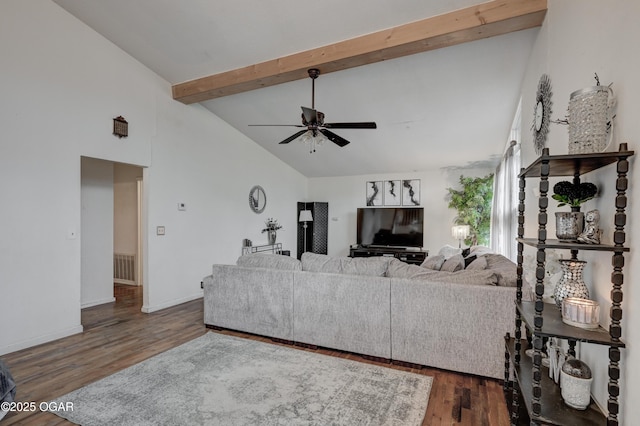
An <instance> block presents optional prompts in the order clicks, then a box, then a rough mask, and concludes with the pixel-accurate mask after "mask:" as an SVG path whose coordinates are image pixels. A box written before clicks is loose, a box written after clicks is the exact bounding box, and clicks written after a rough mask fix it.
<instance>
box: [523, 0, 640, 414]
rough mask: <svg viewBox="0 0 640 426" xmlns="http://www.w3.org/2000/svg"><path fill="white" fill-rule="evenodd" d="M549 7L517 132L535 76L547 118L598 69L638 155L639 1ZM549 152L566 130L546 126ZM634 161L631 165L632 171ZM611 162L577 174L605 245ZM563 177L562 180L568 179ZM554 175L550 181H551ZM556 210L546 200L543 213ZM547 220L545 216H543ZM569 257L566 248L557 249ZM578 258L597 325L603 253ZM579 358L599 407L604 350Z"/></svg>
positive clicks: (634, 396) (625, 385)
mask: <svg viewBox="0 0 640 426" xmlns="http://www.w3.org/2000/svg"><path fill="white" fill-rule="evenodd" d="M548 7H549V11H548V13H547V17H546V19H545V22H544V24H543V27H542V30H541V31H540V34H539V37H538V40H537V43H536V46H535V51H534V53H533V55H532V56H531V58H530V63H529V65H528V67H527V70H528V72H527V74H526V76H525V78H524V83H523V103H522V106H523V110H522V117H523V126H522V128H523V129H528V128H529V127H530V123H531V121H530V120H533V107H534V105H535V96H536V90H537V85H538V80H539V78H540V76H541V75H542V74H543V73H546V74H548V75H549V76H550V78H551V84H552V89H553V97H552V101H553V115H552V118H553V119H558V118H564V116H565V114H566V111H567V106H568V103H569V96H570V94H571V93H572V92H574V91H575V90H578V89H582V88H584V87H588V86H593V85H595V80H594V78H593V76H594V73H598V76H599V77H600V81H601V83H602V84H609V83H611V82H613V83H614V85H613V89H614V92H615V93H616V94H617V98H618V107H617V117H616V120H615V142H616V143H619V142H628V143H629V148H630V149H632V150H635V151H636V152H638V149H639V148H640V145H639V144H638V141H639V140H640V139H639V138H640V122H639V121H638V116H640V103H638V94H639V93H640V79H639V78H638V76H639V75H640V55H638V53H637V52H638V47H637V40H640V27H639V26H638V25H637V22H636V20H637V16H638V14H639V13H640V3H639V2H637V1H636V0H620V1H616V2H602V1H599V0H550V1H549V3H548ZM532 139H533V137H532V136H531V132H526V131H525V132H523V144H522V147H523V150H522V158H523V164H529V163H530V162H531V161H533V160H534V159H535V158H536V157H537V156H536V154H535V153H534V150H533V143H532ZM547 146H548V147H549V149H550V151H551V154H566V153H567V152H568V128H567V127H566V126H561V125H556V124H552V125H551V131H550V134H549V140H548V143H547ZM634 163H635V166H636V167H635V169H634ZM639 175H640V170H638V169H637V161H636V160H635V159H634V160H632V169H631V173H630V180H629V183H630V186H629V192H628V196H629V204H628V207H627V226H626V228H625V231H626V232H627V245H628V246H630V247H632V249H631V252H630V253H629V254H627V255H625V258H626V260H625V267H624V271H623V272H624V274H625V283H624V285H623V291H624V302H623V308H624V315H623V320H622V326H623V340H624V341H625V342H626V343H627V348H626V349H623V350H622V362H621V365H622V372H623V378H622V380H621V386H622V389H621V398H620V400H621V404H622V406H621V410H622V415H621V420H622V422H621V424H632V423H633V421H634V420H633V419H634V418H636V417H637V416H638V414H640V409H639V408H638V407H637V404H636V405H634V402H635V401H638V400H640V349H639V346H640V327H638V325H639V324H640V290H639V289H638V287H637V286H635V284H637V282H638V279H639V278H640V256H639V255H638V252H639V251H638V244H639V243H640V227H639V226H638V225H637V223H636V219H637V218H638V206H639V205H640V185H638V182H640V180H639V179H638V176H639ZM615 179H616V172H615V167H614V166H610V167H608V168H606V169H603V170H600V171H597V172H594V173H591V174H590V175H587V176H586V177H585V179H583V180H585V181H590V182H593V183H595V184H596V185H598V186H599V187H600V189H601V193H600V197H599V198H598V199H596V200H593V201H590V202H588V203H587V204H585V205H584V206H583V211H586V210H590V209H593V208H597V209H599V210H600V212H601V214H602V221H601V225H602V227H603V229H604V232H605V235H604V239H605V242H611V239H612V230H613V215H612V207H613V199H614V197H615V187H614V185H615ZM569 180H570V179H569ZM556 181H557V180H553V181H552V184H553V183H555V182H556ZM532 186H536V187H537V183H535V185H534V182H533V181H532V182H528V188H531V187H532ZM527 197H528V203H527V210H528V211H531V212H533V211H535V209H536V208H537V206H536V204H535V203H534V200H533V191H532V190H531V189H528V190H527ZM556 210H557V208H556V205H555V203H551V208H550V209H549V212H550V215H549V216H550V217H553V212H555V211H556ZM527 220H528V222H527V223H526V232H527V234H528V235H533V232H534V230H535V228H536V226H537V225H536V220H535V216H533V215H532V216H528V217H527ZM550 222H553V221H550ZM550 225H551V226H550V227H549V228H550V229H549V233H550V235H551V236H552V235H553V233H554V232H555V224H554V223H550ZM564 255H565V257H569V253H564ZM579 258H582V259H584V260H587V261H588V262H589V264H588V265H587V269H586V274H585V278H586V281H587V283H588V285H589V287H590V290H591V295H592V298H595V299H597V300H598V301H599V302H600V303H601V305H602V309H601V311H602V312H601V319H600V320H601V324H603V325H604V326H605V328H606V327H607V326H608V324H609V318H608V316H609V306H610V303H609V302H608V299H609V293H610V291H611V277H610V274H611V254H606V253H593V252H581V253H580V255H579ZM579 356H580V357H581V358H582V359H583V360H585V361H586V362H587V363H588V364H589V366H590V367H591V368H592V369H593V371H594V377H595V381H594V385H593V387H592V392H593V394H594V396H595V397H596V399H597V401H598V403H599V405H600V406H602V407H605V408H606V406H607V404H606V403H607V381H608V379H607V367H608V364H607V363H608V355H607V350H606V348H603V347H597V346H594V345H587V344H583V345H581V354H579Z"/></svg>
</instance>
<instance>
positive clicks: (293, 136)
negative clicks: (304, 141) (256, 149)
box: [280, 129, 307, 144]
mask: <svg viewBox="0 0 640 426" xmlns="http://www.w3.org/2000/svg"><path fill="white" fill-rule="evenodd" d="M306 132H307V130H306V129H305V130H300V131H299V132H298V133H296V134H295V135H291V136H289V137H288V138H286V139H285V140H283V141H282V142H280V143H281V144H283V143H289V142H291V141H292V140H294V139H297V138H299V137H300V136H302V135H303V134H305V133H306Z"/></svg>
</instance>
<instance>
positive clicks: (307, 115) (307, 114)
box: [300, 107, 318, 124]
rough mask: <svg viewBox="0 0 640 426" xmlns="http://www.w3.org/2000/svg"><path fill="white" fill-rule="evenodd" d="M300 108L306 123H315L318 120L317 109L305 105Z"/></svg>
mask: <svg viewBox="0 0 640 426" xmlns="http://www.w3.org/2000/svg"><path fill="white" fill-rule="evenodd" d="M300 108H302V115H303V116H304V119H305V120H306V121H307V123H309V124H315V123H317V122H318V111H316V110H315V109H311V108H307V107H300Z"/></svg>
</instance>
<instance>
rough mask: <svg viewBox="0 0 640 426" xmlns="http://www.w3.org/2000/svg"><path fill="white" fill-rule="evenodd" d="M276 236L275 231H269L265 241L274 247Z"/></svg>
mask: <svg viewBox="0 0 640 426" xmlns="http://www.w3.org/2000/svg"><path fill="white" fill-rule="evenodd" d="M277 236H278V234H277V233H276V231H275V230H273V229H270V230H268V231H267V239H268V241H269V244H271V245H274V244H275V243H276V237H277Z"/></svg>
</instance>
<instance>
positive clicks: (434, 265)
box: [420, 254, 444, 271]
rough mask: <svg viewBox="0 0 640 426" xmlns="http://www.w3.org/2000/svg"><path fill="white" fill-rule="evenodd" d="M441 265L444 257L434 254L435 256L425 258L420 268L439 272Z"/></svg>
mask: <svg viewBox="0 0 640 426" xmlns="http://www.w3.org/2000/svg"><path fill="white" fill-rule="evenodd" d="M443 263H444V256H443V255H441V254H436V255H435V256H429V257H427V258H426V259H425V260H424V262H422V264H421V265H420V266H422V267H423V268H427V269H433V270H434V271H439V270H440V269H441V268H442V264H443Z"/></svg>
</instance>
